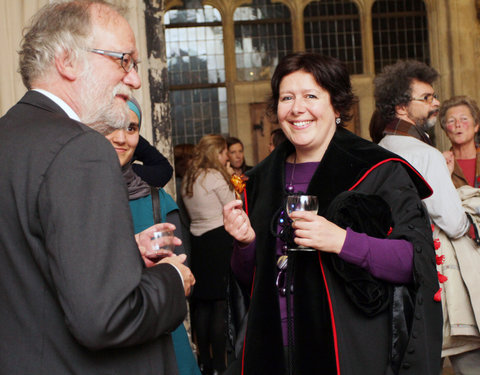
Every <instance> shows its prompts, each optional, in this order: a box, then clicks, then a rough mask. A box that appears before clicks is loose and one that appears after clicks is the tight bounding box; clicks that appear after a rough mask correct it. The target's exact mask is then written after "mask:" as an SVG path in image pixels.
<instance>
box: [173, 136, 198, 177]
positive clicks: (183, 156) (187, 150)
mask: <svg viewBox="0 0 480 375" xmlns="http://www.w3.org/2000/svg"><path fill="white" fill-rule="evenodd" d="M194 150H195V145H194V144H191V143H182V144H180V145H176V146H175V147H174V148H173V157H174V162H175V176H176V177H180V178H183V176H185V173H186V172H187V168H188V165H189V163H190V160H191V159H192V157H193V152H194Z"/></svg>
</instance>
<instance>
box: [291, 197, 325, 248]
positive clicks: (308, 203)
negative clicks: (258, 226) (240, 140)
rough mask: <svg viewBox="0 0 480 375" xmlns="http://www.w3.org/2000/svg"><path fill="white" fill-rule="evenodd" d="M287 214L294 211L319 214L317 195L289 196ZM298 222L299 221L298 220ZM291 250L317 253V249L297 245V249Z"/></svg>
mask: <svg viewBox="0 0 480 375" xmlns="http://www.w3.org/2000/svg"><path fill="white" fill-rule="evenodd" d="M286 209H287V214H288V216H290V214H291V213H292V212H293V211H308V212H313V213H314V214H317V212H318V198H317V197H316V196H315V195H289V196H287V206H286ZM297 220H298V219H297ZM289 250H293V251H315V249H312V248H309V247H305V246H300V245H297V247H296V248H292V249H289Z"/></svg>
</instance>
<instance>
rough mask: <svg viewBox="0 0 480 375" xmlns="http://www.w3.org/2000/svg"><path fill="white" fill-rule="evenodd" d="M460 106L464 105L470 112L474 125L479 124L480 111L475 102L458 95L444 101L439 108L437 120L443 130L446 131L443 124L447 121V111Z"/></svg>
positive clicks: (467, 97)
mask: <svg viewBox="0 0 480 375" xmlns="http://www.w3.org/2000/svg"><path fill="white" fill-rule="evenodd" d="M460 105H464V106H466V107H467V108H468V109H469V110H470V113H471V115H472V117H473V119H474V121H475V125H476V124H480V109H479V108H478V105H477V102H476V101H475V100H473V99H472V98H471V97H469V96H466V95H459V96H454V97H452V98H450V99H448V100H446V101H445V102H443V103H442V106H441V107H440V111H439V115H438V118H439V119H440V125H441V126H442V129H443V130H445V129H446V125H445V123H446V121H447V112H448V110H449V109H450V108H453V107H458V106H460Z"/></svg>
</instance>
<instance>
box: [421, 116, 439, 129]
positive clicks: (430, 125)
mask: <svg viewBox="0 0 480 375" xmlns="http://www.w3.org/2000/svg"><path fill="white" fill-rule="evenodd" d="M436 123H437V118H436V117H428V118H427V119H426V120H425V124H424V126H423V128H424V129H425V130H428V129H431V128H433V127H434V126H435V124H436Z"/></svg>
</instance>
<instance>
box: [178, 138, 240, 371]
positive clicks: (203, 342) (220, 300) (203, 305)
mask: <svg viewBox="0 0 480 375" xmlns="http://www.w3.org/2000/svg"><path fill="white" fill-rule="evenodd" d="M227 161H228V156H227V143H226V141H225V139H224V138H223V137H222V136H221V135H216V134H211V135H206V136H204V137H202V139H200V142H199V143H198V144H197V145H196V146H195V150H194V154H193V157H192V159H191V161H190V164H189V168H188V170H187V172H186V174H185V176H184V178H183V182H182V198H183V202H184V203H185V207H186V209H187V211H188V214H189V216H190V219H191V223H190V232H191V234H192V249H191V251H192V256H191V266H192V272H193V273H194V275H195V278H196V285H195V289H194V291H193V294H192V300H191V302H192V330H193V334H194V337H195V338H196V342H197V344H198V349H199V361H200V365H201V369H202V372H203V374H213V373H214V372H213V371H216V372H218V373H222V372H223V371H224V370H225V367H226V364H225V345H226V336H225V323H224V316H225V308H226V286H227V275H228V270H229V263H230V255H231V252H232V244H233V239H232V237H231V236H230V235H229V234H228V233H227V232H226V231H225V228H224V227H223V206H224V205H225V204H227V203H229V202H231V201H233V200H234V199H235V195H234V190H233V186H232V184H231V183H230V176H231V173H230V171H228V170H227V167H226V166H227Z"/></svg>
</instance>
